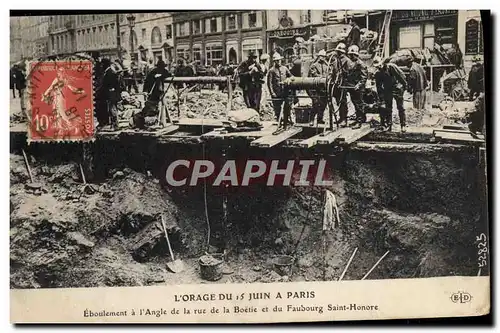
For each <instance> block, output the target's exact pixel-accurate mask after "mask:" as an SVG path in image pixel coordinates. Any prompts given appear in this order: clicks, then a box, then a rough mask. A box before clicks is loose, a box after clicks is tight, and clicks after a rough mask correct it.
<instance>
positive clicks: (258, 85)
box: [238, 51, 264, 112]
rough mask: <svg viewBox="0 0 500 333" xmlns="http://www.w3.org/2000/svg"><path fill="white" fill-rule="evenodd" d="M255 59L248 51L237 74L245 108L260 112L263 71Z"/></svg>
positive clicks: (253, 54) (251, 52)
mask: <svg viewBox="0 0 500 333" xmlns="http://www.w3.org/2000/svg"><path fill="white" fill-rule="evenodd" d="M256 59H257V56H256V55H255V52H254V51H250V53H249V54H248V59H247V60H245V61H243V62H242V63H241V64H240V66H239V67H238V74H239V77H240V88H241V89H242V90H243V98H244V100H245V104H246V106H247V107H248V108H252V109H254V110H255V111H257V112H260V100H261V97H262V82H263V81H262V80H263V78H264V69H263V67H262V65H261V64H259V63H258V62H257V61H256Z"/></svg>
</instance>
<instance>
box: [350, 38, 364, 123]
mask: <svg viewBox="0 0 500 333" xmlns="http://www.w3.org/2000/svg"><path fill="white" fill-rule="evenodd" d="M347 54H348V55H349V58H350V59H351V60H352V62H353V64H354V65H353V68H352V69H351V71H350V72H349V77H348V80H347V84H346V85H348V86H352V87H353V88H352V89H351V90H349V95H350V96H351V102H352V104H354V108H355V109H356V124H355V126H354V127H353V128H360V127H361V124H363V123H364V122H366V115H365V108H364V103H363V93H364V90H365V86H366V79H367V77H368V70H367V68H366V65H365V63H364V62H363V61H361V59H359V47H358V46H357V45H352V46H350V47H349V51H348V52H347Z"/></svg>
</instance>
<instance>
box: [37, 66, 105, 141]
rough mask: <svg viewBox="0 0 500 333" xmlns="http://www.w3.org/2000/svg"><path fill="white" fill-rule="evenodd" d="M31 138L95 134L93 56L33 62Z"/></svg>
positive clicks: (63, 138) (75, 138)
mask: <svg viewBox="0 0 500 333" xmlns="http://www.w3.org/2000/svg"><path fill="white" fill-rule="evenodd" d="M28 68H29V75H28V77H27V79H28V80H27V81H28V82H27V90H28V91H27V99H28V101H29V105H30V108H29V109H28V110H29V111H28V119H29V123H28V139H29V141H35V142H36V141H42V142H60V141H89V140H93V138H94V133H95V130H94V95H93V93H94V91H93V65H92V62H91V61H90V60H72V59H68V60H53V61H49V60H44V61H36V62H31V63H29V67H28Z"/></svg>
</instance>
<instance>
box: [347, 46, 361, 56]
mask: <svg viewBox="0 0 500 333" xmlns="http://www.w3.org/2000/svg"><path fill="white" fill-rule="evenodd" d="M347 53H348V54H354V55H357V56H359V47H358V46H357V45H351V46H349V51H348V52H347Z"/></svg>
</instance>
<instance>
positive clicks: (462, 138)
mask: <svg viewBox="0 0 500 333" xmlns="http://www.w3.org/2000/svg"><path fill="white" fill-rule="evenodd" d="M435 136H436V138H438V139H443V140H448V141H458V142H470V143H484V141H483V140H480V139H476V138H474V137H473V136H472V135H471V134H470V133H449V132H438V133H436V134H435Z"/></svg>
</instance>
